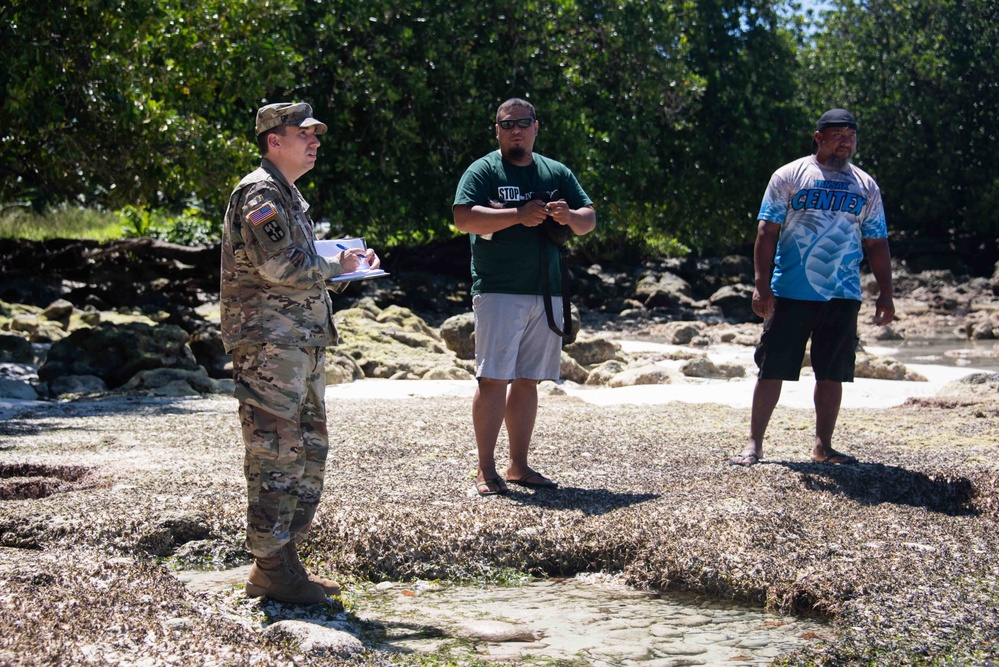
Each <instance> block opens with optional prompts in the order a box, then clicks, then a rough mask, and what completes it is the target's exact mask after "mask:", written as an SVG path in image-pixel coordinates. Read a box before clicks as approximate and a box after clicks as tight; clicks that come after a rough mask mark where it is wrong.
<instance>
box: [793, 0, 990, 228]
mask: <svg viewBox="0 0 999 667" xmlns="http://www.w3.org/2000/svg"><path fill="white" fill-rule="evenodd" d="M836 9H837V11H835V12H833V13H831V14H830V15H829V16H828V17H827V20H826V23H825V26H824V30H822V31H820V32H819V33H817V35H816V39H815V46H814V49H812V50H810V51H809V52H807V53H806V54H805V60H806V62H807V63H808V73H807V76H808V77H809V79H811V80H812V83H810V84H803V85H807V90H808V91H809V101H808V104H809V106H810V107H811V108H812V110H813V111H814V112H820V110H821V109H823V108H829V107H830V106H845V107H847V108H850V109H851V110H852V111H854V113H855V114H856V115H857V117H858V120H859V123H860V132H859V136H860V147H859V149H858V164H859V165H861V166H862V167H864V168H866V169H867V170H869V171H870V172H871V174H872V175H873V176H874V177H875V178H876V179H877V180H878V182H879V185H880V186H881V189H882V191H883V193H884V200H885V206H886V208H887V213H888V216H889V220H890V224H891V226H892V228H893V229H896V230H902V231H908V232H917V233H919V234H922V235H926V236H929V237H937V238H939V237H943V236H949V235H951V234H953V233H954V232H958V233H971V234H978V235H981V236H984V237H992V238H994V237H995V236H996V235H997V233H999V213H997V210H999V152H997V151H996V149H995V147H996V145H999V136H997V129H996V128H997V126H999V51H997V49H999V5H997V4H996V3H995V2H994V0H863V1H861V2H851V1H850V0H836Z"/></svg>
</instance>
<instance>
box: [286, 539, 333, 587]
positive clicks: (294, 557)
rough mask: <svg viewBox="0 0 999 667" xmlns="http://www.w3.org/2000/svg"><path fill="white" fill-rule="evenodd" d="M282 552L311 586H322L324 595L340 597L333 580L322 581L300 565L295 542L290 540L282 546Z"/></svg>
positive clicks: (300, 561)
mask: <svg viewBox="0 0 999 667" xmlns="http://www.w3.org/2000/svg"><path fill="white" fill-rule="evenodd" d="M282 551H287V553H288V561H289V562H290V563H291V566H292V567H294V568H295V570H296V571H297V572H298V573H299V574H301V575H303V576H305V577H306V578H307V579H308V580H309V581H310V582H312V583H313V584H318V585H320V586H322V588H323V590H324V591H325V592H326V595H333V596H336V595H340V584H339V582H336V581H334V580H333V579H324V578H322V577H320V576H317V575H315V574H312V573H311V572H309V571H308V570H306V569H305V564H304V563H302V560H301V559H300V558H299V557H298V545H296V544H295V540H292V541H291V542H288V544H286V545H284V547H282Z"/></svg>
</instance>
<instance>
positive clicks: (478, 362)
mask: <svg viewBox="0 0 999 667" xmlns="http://www.w3.org/2000/svg"><path fill="white" fill-rule="evenodd" d="M553 301H554V303H553V304H552V314H553V315H554V317H555V322H556V323H561V322H562V300H561V299H553ZM472 312H474V313H475V376H476V377H480V378H490V379H493V380H518V379H526V380H557V379H558V378H559V374H560V369H561V363H562V339H561V338H559V337H558V336H556V335H555V334H554V333H553V332H552V330H551V329H549V328H548V319H547V317H546V316H545V304H544V297H542V296H534V295H530V294H476V295H475V296H473V297H472Z"/></svg>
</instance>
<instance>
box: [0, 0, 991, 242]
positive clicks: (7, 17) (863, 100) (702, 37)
mask: <svg viewBox="0 0 999 667" xmlns="http://www.w3.org/2000/svg"><path fill="white" fill-rule="evenodd" d="M836 2H837V3H838V4H837V5H836V6H837V10H836V11H833V12H831V13H829V14H828V15H827V16H826V18H825V27H824V29H822V30H820V31H819V32H816V33H806V32H805V30H806V28H808V21H807V19H805V18H803V17H801V16H798V15H794V14H791V15H789V14H787V11H788V8H789V7H791V8H793V7H794V5H793V4H791V2H790V1H789V0H697V1H696V2H695V1H694V0H678V1H677V2H671V3H649V2H643V1H641V0H624V1H616V2H611V1H610V0H591V1H590V2H585V3H583V2H579V1H578V0H553V1H552V2H545V3H542V2H535V1H534V0H524V1H523V2H518V3H510V2H507V1H506V0H484V1H483V2H481V3H453V2H444V1H443V0H414V1H413V2H408V3H396V2H390V1H389V0H364V1H362V2H357V0H352V1H348V0H329V1H327V2H312V1H310V0H277V1H274V0H232V1H228V0H227V1H226V2H222V1H221V0H129V1H128V2H126V1H125V0H67V1H66V2H62V3H56V4H52V3H37V2H34V3H31V2H28V1H27V0H12V1H11V2H9V3H6V4H3V5H2V6H0V37H2V38H3V40H4V44H5V47H6V48H5V49H4V50H3V51H2V52H0V87H2V91H3V96H2V98H0V105H2V109H0V202H2V203H4V204H6V205H8V206H9V205H12V204H25V205H30V206H32V207H33V209H34V210H35V211H42V210H45V209H46V208H49V207H51V206H52V205H60V204H64V203H70V202H71V203H72V204H73V205H74V206H77V205H85V206H94V207H99V208H105V209H109V210H114V209H121V210H123V211H131V212H130V213H123V215H124V216H125V217H126V219H127V220H128V226H129V229H130V230H131V231H130V233H142V230H143V229H146V228H148V229H149V230H151V231H150V232H149V233H153V234H159V235H161V236H162V237H164V238H166V237H170V238H173V239H177V240H182V241H189V242H195V241H196V240H210V239H212V238H214V237H215V236H216V235H217V226H218V223H219V222H220V221H221V217H222V213H223V210H224V207H225V204H226V201H227V198H228V194H229V191H230V189H231V188H232V186H233V185H234V184H235V182H236V181H237V180H238V179H239V177H240V176H241V175H242V174H245V173H246V172H248V171H249V170H250V169H252V168H253V166H254V164H255V162H256V161H257V154H256V149H255V146H254V145H253V137H252V126H253V115H254V112H255V111H256V109H257V107H259V106H260V105H262V104H265V103H268V102H273V101H279V100H303V101H307V102H309V103H311V104H312V105H313V107H314V108H315V113H316V116H317V117H318V118H320V119H322V120H323V121H324V122H326V123H327V124H328V126H329V128H330V131H329V133H328V134H326V135H324V136H323V137H322V148H321V149H320V159H319V162H318V163H317V166H316V168H315V169H314V170H313V171H312V172H310V173H309V174H307V175H306V176H305V177H304V178H302V179H301V180H300V181H299V183H298V184H297V185H298V186H299V187H300V189H302V191H303V194H304V195H305V197H306V199H307V200H308V201H309V202H310V203H311V204H312V207H313V208H312V214H313V217H314V218H315V219H317V220H323V219H325V220H328V221H329V222H330V224H331V228H332V231H331V233H332V234H334V235H337V234H354V235H363V236H365V237H368V238H370V239H371V241H372V244H373V245H377V246H378V247H383V248H390V247H395V246H411V245H421V244H425V243H430V242H433V241H436V240H440V239H446V238H449V237H452V236H454V235H455V234H457V232H456V230H455V229H454V226H453V224H452V223H453V221H452V216H451V202H452V200H453V196H454V189H455V186H456V184H457V181H458V179H459V177H460V176H461V174H462V173H463V171H464V170H465V168H466V167H467V166H468V165H469V164H470V163H471V162H472V161H473V160H475V159H477V158H478V157H480V156H482V155H483V154H485V153H487V152H488V151H490V150H494V149H495V143H496V142H495V136H494V131H493V118H494V113H495V109H496V107H497V106H498V105H499V104H500V103H501V102H502V101H503V100H504V99H507V98H509V97H514V96H516V97H525V98H527V99H529V100H531V101H532V102H533V103H534V104H535V105H536V107H537V110H538V114H539V120H540V127H541V133H540V135H539V137H538V142H537V145H536V148H537V150H538V152H540V153H542V154H545V155H548V156H550V157H553V158H555V159H558V160H561V161H563V162H565V163H566V164H567V165H568V166H569V167H570V168H571V169H573V171H575V173H576V174H577V176H578V177H579V179H580V181H581V183H582V184H583V186H584V188H585V189H586V190H587V191H588V192H589V193H590V195H591V197H593V199H594V201H595V202H596V207H597V210H598V224H597V229H596V231H595V232H594V233H593V234H590V235H588V236H587V237H585V238H583V239H580V240H576V241H574V243H575V244H577V245H579V246H581V247H580V250H583V251H585V252H586V253H588V254H589V255H591V256H593V257H594V258H613V257H623V256H625V255H628V256H629V257H634V256H660V255H683V254H686V253H688V252H691V251H693V252H696V253H718V252H728V251H731V250H733V249H738V248H741V247H744V246H745V245H746V244H748V243H750V242H751V241H752V238H753V235H754V233H755V229H756V225H755V215H756V213H757V211H758V207H759V201H760V197H761V196H762V191H763V189H764V187H765V184H766V182H767V180H768V178H769V176H770V174H771V173H772V171H773V170H774V169H775V168H777V167H778V166H780V165H781V164H784V163H786V162H787V161H789V160H791V159H794V158H795V157H798V156H800V155H803V154H805V153H807V151H808V143H809V141H808V139H809V136H810V133H811V129H812V127H813V125H812V124H813V123H814V119H815V117H816V116H817V115H818V113H820V112H821V111H822V110H824V109H825V108H829V107H830V106H848V107H850V108H851V109H852V110H853V111H854V112H855V113H856V114H857V115H858V117H859V118H860V119H861V123H862V130H861V153H860V154H859V156H858V163H859V164H860V165H861V166H863V167H865V168H867V169H869V170H870V171H871V172H872V174H873V175H874V176H875V177H876V178H877V179H878V181H879V183H880V184H881V185H882V188H883V189H884V191H885V201H886V204H887V206H888V208H889V215H890V222H891V224H892V227H893V229H900V228H903V229H904V228H910V229H918V230H921V231H929V232H938V231H940V230H945V229H949V228H952V227H955V228H957V229H977V230H980V231H991V232H993V233H994V232H995V231H997V230H999V222H997V216H996V215H995V213H994V211H995V210H996V206H997V204H999V177H997V175H996V174H999V164H997V160H999V157H997V153H996V151H994V150H993V149H992V146H993V145H994V144H995V143H996V141H995V139H996V138H995V136H994V135H995V131H994V129H993V128H994V127H995V126H996V122H995V121H996V120H997V118H996V114H997V113H999V111H997V109H999V85H997V84H996V81H999V71H997V69H999V64H997V63H999V59H997V57H996V50H995V49H996V44H997V43H999V21H997V20H996V19H997V16H996V11H997V10H996V5H995V3H994V2H991V1H990V0H863V1H862V2H853V1H851V0H836ZM868 146H869V147H870V149H869V150H868ZM190 201H198V202H202V204H201V205H200V206H201V209H202V210H201V211H193V212H192V211H190V210H187V209H188V202H190ZM128 207H131V208H128ZM208 221H214V224H209V222H208Z"/></svg>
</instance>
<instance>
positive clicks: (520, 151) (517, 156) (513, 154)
mask: <svg viewBox="0 0 999 667" xmlns="http://www.w3.org/2000/svg"><path fill="white" fill-rule="evenodd" d="M506 157H507V158H508V159H509V160H511V161H513V162H518V161H520V160H523V159H524V158H525V157H527V150H526V149H525V148H524V147H523V146H514V147H513V148H511V149H510V150H508V151H507V152H506Z"/></svg>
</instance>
